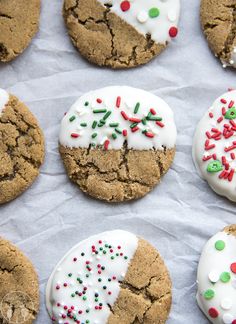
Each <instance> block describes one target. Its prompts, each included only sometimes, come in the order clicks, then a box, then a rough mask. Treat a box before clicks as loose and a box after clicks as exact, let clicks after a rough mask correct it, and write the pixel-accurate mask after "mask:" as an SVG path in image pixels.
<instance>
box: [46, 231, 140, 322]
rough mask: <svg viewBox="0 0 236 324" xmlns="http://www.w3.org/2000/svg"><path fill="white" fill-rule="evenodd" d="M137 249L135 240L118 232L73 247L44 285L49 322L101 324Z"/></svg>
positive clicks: (106, 317) (100, 235) (131, 236)
mask: <svg viewBox="0 0 236 324" xmlns="http://www.w3.org/2000/svg"><path fill="white" fill-rule="evenodd" d="M137 247H138V238H137V236H135V235H134V234H131V233H129V232H126V231H122V230H115V231H111V232H104V233H101V234H98V235H94V236H91V237H90V238H88V239H87V240H84V241H82V242H80V243H79V244H78V245H76V246H75V247H73V248H72V249H71V250H70V251H69V252H68V253H67V254H66V255H65V256H64V257H63V258H62V260H61V261H60V262H59V263H58V264H57V266H56V268H55V270H54V271H53V273H52V274H51V276H50V278H49V281H48V284H47V289H46V304H47V309H48V312H49V314H50V316H51V318H52V319H53V321H54V322H55V323H63V324H64V323H68V324H74V323H76V321H75V320H74V319H73V318H70V317H68V315H73V316H76V319H77V320H78V321H80V323H81V324H82V323H84V324H86V323H87V322H86V321H89V322H88V323H90V324H95V323H96V324H105V323H106V321H107V319H108V317H109V315H110V308H109V305H110V306H112V305H114V303H115V301H116V299H117V297H118V295H119V291H120V284H119V282H121V281H122V280H123V279H124V277H125V275H126V272H127V270H128V267H129V264H130V261H131V260H132V258H133V256H134V254H135V251H136V249H137ZM101 248H102V249H101ZM93 249H94V250H93ZM94 251H97V252H98V253H97V254H96V252H94ZM104 251H106V253H105V252H104ZM82 253H84V255H82ZM117 254H119V255H118V256H117ZM112 256H115V257H114V259H112V258H111V257H112ZM103 267H105V268H103ZM73 294H74V295H73ZM96 294H97V295H96ZM95 298H97V300H95ZM100 303H102V306H101V304H100ZM99 306H100V307H101V309H99ZM86 310H87V312H86ZM88 311H89V312H88Z"/></svg>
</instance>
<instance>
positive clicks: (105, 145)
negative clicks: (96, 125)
mask: <svg viewBox="0 0 236 324" xmlns="http://www.w3.org/2000/svg"><path fill="white" fill-rule="evenodd" d="M109 144H110V141H109V140H105V142H104V149H105V150H108V146H109Z"/></svg>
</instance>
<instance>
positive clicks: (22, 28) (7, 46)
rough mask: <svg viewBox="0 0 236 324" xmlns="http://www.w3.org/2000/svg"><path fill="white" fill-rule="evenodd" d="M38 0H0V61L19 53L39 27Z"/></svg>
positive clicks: (6, 60)
mask: <svg viewBox="0 0 236 324" xmlns="http://www.w3.org/2000/svg"><path fill="white" fill-rule="evenodd" d="M39 15H40V0H0V61H2V62H8V61H11V60H13V59H14V58H15V57H16V56H18V55H19V54H21V53H22V52H23V51H24V49H25V48H26V47H27V46H28V45H29V43H30V42H31V39H32V37H33V36H34V35H35V33H36V32H37V30H38V27H39Z"/></svg>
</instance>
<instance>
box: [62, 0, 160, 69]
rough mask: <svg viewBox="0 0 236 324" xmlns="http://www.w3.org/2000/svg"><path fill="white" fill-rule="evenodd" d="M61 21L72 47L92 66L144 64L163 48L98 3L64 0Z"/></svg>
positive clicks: (116, 66) (122, 66)
mask: <svg viewBox="0 0 236 324" xmlns="http://www.w3.org/2000/svg"><path fill="white" fill-rule="evenodd" d="M63 15H64V19H65V22H66V25H67V27H68V31H69V35H70V37H71V39H72V42H73V44H74V45H75V47H76V48H78V49H79V51H80V53H81V54H82V55H83V56H84V57H85V58H87V59H88V60H89V61H91V62H92V63H95V64H98V65H101V66H104V65H105V66H110V67H112V68H129V67H134V66H137V65H141V64H145V63H147V62H148V61H150V60H151V59H152V58H153V57H154V56H156V55H158V54H160V53H161V52H162V51H163V50H164V48H165V47H166V45H163V44H156V43H155V42H154V41H153V40H152V39H151V37H150V35H147V36H146V37H144V36H143V35H141V34H140V33H139V32H138V31H136V29H135V28H134V27H132V26H131V25H129V24H128V23H126V22H125V21H123V20H122V19H121V18H120V17H118V16H117V15H115V14H114V13H112V12H111V11H110V8H109V7H104V6H103V5H101V4H100V3H99V2H98V1H97V0H65V2H64V10H63Z"/></svg>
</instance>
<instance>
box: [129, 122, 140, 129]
mask: <svg viewBox="0 0 236 324" xmlns="http://www.w3.org/2000/svg"><path fill="white" fill-rule="evenodd" d="M137 125H138V123H132V124H131V125H130V128H134V127H136V126H137Z"/></svg>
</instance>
